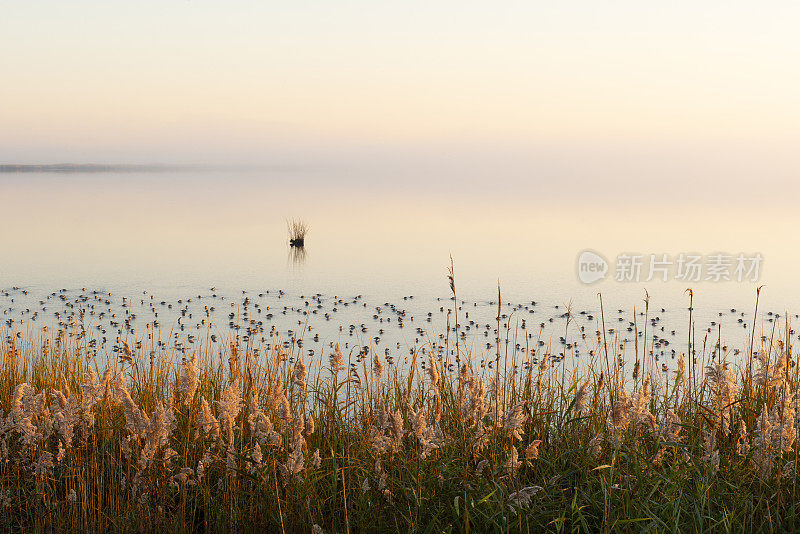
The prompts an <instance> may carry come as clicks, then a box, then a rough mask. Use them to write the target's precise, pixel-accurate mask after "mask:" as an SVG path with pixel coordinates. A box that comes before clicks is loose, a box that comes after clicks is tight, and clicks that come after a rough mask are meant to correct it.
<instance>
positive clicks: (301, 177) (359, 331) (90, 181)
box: [0, 169, 800, 365]
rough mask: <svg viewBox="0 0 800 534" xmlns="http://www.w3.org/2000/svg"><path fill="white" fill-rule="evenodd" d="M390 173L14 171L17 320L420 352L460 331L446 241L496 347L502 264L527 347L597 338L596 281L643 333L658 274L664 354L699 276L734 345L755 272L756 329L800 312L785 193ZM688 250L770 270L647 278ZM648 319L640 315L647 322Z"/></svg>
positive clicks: (473, 331)
mask: <svg viewBox="0 0 800 534" xmlns="http://www.w3.org/2000/svg"><path fill="white" fill-rule="evenodd" d="M380 183H381V184H382V185H376V184H375V183H372V182H370V181H369V180H362V181H359V180H346V179H341V177H340V176H339V177H337V176H333V177H331V176H327V175H326V173H325V172H323V171H318V170H313V169H312V170H308V169H306V170H297V169H285V170H280V169H275V170H251V171H197V172H154V173H113V172H109V173H89V174H82V173H67V174H34V173H31V174H4V175H0V188H1V189H0V191H1V192H2V198H3V208H4V215H5V221H6V228H5V231H4V233H3V235H2V238H0V239H1V240H2V241H1V243H2V255H0V288H2V289H3V290H4V292H3V293H2V294H0V306H2V308H3V309H4V319H6V320H9V319H11V320H14V321H16V322H15V323H12V324H16V325H17V327H18V326H19V322H18V321H19V320H21V319H22V320H24V321H25V322H24V323H23V324H25V325H26V327H25V328H34V327H38V325H41V324H51V325H54V324H55V325H57V323H58V322H59V321H61V322H64V321H66V320H67V318H68V317H69V316H70V314H78V313H79V312H78V310H79V309H81V308H84V310H85V316H84V321H85V322H86V323H87V325H90V326H91V329H90V330H91V332H92V333H93V335H94V336H96V337H97V339H98V343H99V344H98V347H103V340H105V348H106V349H107V350H111V348H112V347H114V346H116V345H118V340H119V339H136V338H140V337H141V335H142V334H143V333H144V332H146V331H147V328H150V329H152V330H153V331H156V330H158V331H161V332H162V335H163V338H164V339H167V338H169V339H170V343H178V344H179V346H183V347H191V346H192V345H193V344H195V343H200V342H201V341H205V339H206V338H207V335H210V334H209V332H210V330H209V325H211V328H212V330H213V331H214V332H217V334H216V335H215V337H217V338H218V339H225V338H226V336H228V335H231V334H232V333H233V335H235V334H236V333H238V334H240V335H242V334H243V333H245V331H244V330H241V329H240V330H238V331H236V330H232V329H231V324H232V322H233V323H235V324H238V325H240V326H242V325H244V326H245V330H246V327H247V326H249V327H251V328H257V329H258V332H257V333H254V334H253V336H254V340H255V338H258V339H259V340H260V338H262V337H264V339H265V340H266V339H269V338H270V334H272V339H273V342H274V341H275V340H276V339H278V338H280V339H281V340H290V339H292V338H295V339H296V338H300V337H301V338H303V340H304V343H305V345H304V347H303V350H304V351H314V353H315V354H319V353H320V352H324V351H325V350H327V349H326V347H329V346H330V344H331V343H333V342H335V341H341V342H342V344H343V345H345V344H346V346H347V347H348V348H352V347H354V346H360V345H365V344H366V345H369V344H372V345H373V349H375V350H380V351H385V350H387V349H388V350H390V352H392V353H398V354H402V355H405V354H408V353H409V351H410V349H412V348H413V347H414V346H416V345H419V344H420V343H423V342H425V341H431V340H432V341H433V342H434V343H436V342H437V340H439V336H440V335H442V336H445V335H446V324H447V310H448V309H451V308H452V301H451V300H449V297H450V290H449V286H448V282H447V278H446V274H447V270H446V269H447V267H448V266H449V264H450V255H452V257H453V259H454V262H455V274H456V289H457V292H458V299H459V306H460V310H459V312H458V313H459V323H460V324H461V326H462V331H463V332H464V333H465V334H466V335H467V341H468V344H469V346H470V347H472V350H473V351H474V353H475V355H476V356H475V357H476V358H479V357H481V356H480V355H481V354H484V353H493V352H494V350H495V349H494V339H495V337H496V333H495V329H496V328H497V321H496V315H497V286H498V282H499V284H500V286H501V291H502V309H501V315H504V316H505V317H501V330H503V331H505V329H506V328H511V330H512V331H513V330H515V329H519V330H518V331H519V332H524V333H520V334H518V335H517V337H516V338H512V343H511V347H512V349H513V347H514V345H516V344H519V350H520V351H525V348H526V346H527V347H529V348H532V347H538V346H539V345H540V344H542V343H543V346H544V347H546V346H548V345H551V346H552V349H551V350H552V352H553V353H555V354H558V353H563V352H564V351H565V347H566V350H567V352H569V351H572V350H574V348H575V347H577V348H578V350H581V351H584V352H586V351H588V350H591V349H590V348H589V345H591V344H592V343H593V340H594V339H596V336H595V332H596V330H597V329H598V318H599V317H600V305H599V298H598V293H602V295H603V303H604V309H605V323H606V328H607V329H609V330H613V332H610V334H611V335H612V336H613V335H615V334H616V335H618V338H619V340H620V341H622V342H623V344H625V341H624V340H625V339H627V340H628V341H629V343H627V344H626V350H627V349H628V348H632V340H633V337H634V334H633V331H630V332H629V331H628V329H629V328H633V326H632V325H631V322H632V321H633V320H634V307H635V309H636V313H637V314H638V313H642V312H644V297H645V290H647V292H648V293H649V295H650V311H649V316H648V320H655V322H650V323H649V324H648V329H649V332H648V337H650V336H651V334H653V333H655V335H656V336H657V337H656V340H655V341H656V344H655V346H654V350H655V352H656V353H660V354H661V355H662V356H663V357H664V358H665V361H671V356H672V351H677V352H678V353H679V352H681V351H684V350H685V348H686V338H687V325H688V320H689V316H688V310H687V307H688V304H689V299H688V294H686V293H685V289H686V288H687V287H691V288H693V291H694V297H695V298H694V306H695V311H694V317H695V320H696V326H695V340H696V343H698V344H699V343H702V339H703V337H704V336H706V335H707V336H708V345H709V346H711V345H713V344H714V343H716V341H717V338H718V336H719V334H720V331H721V334H722V345H724V346H727V347H728V348H729V349H730V350H731V351H732V350H733V349H734V348H745V347H746V344H745V343H746V341H745V340H746V339H747V338H748V336H749V333H748V332H749V330H748V328H747V327H749V325H750V323H751V322H752V316H753V306H754V301H755V288H756V287H757V286H758V285H760V284H765V288H764V290H763V292H762V297H761V301H760V304H759V311H760V313H759V320H758V321H757V330H756V334H757V336H761V335H762V334H763V335H766V336H770V335H771V333H772V328H773V326H774V325H775V324H778V325H779V326H781V327H782V326H783V324H784V315H785V313H786V312H787V311H788V312H789V318H790V319H793V320H794V319H795V318H796V315H794V314H795V313H800V291H798V285H797V284H796V281H795V271H796V265H797V256H798V254H797V252H796V251H795V250H793V247H792V242H791V240H790V237H791V236H792V235H794V233H795V231H794V230H793V229H792V224H793V220H794V217H793V215H792V212H791V211H789V210H784V209H771V208H770V207H764V206H762V205H760V203H759V205H756V206H747V204H746V199H742V200H743V201H744V202H745V203H739V204H731V203H728V204H726V205H725V206H724V207H720V206H716V205H714V204H707V205H694V204H688V203H685V202H679V201H677V200H675V199H672V200H669V199H667V200H665V201H661V202H655V199H652V198H649V199H648V198H644V199H643V198H636V197H630V196H626V195H625V193H624V190H623V189H620V191H619V194H620V195H621V196H618V197H617V196H615V194H613V193H612V194H606V193H604V192H602V191H600V190H597V191H583V192H581V191H570V190H569V189H570V188H569V185H563V186H558V187H555V186H554V187H551V188H550V189H547V190H544V191H541V190H537V188H536V187H533V186H530V187H528V186H525V184H523V183H520V182H515V183H513V184H510V185H508V184H504V183H503V181H502V180H500V181H498V183H497V184H486V186H485V190H483V189H482V187H477V186H476V184H474V183H473V184H471V186H470V187H468V188H465V190H451V189H448V188H447V187H438V186H437V185H436V184H435V182H430V183H425V181H424V180H420V181H417V182H415V183H411V184H405V185H404V186H400V185H392V184H389V185H387V184H386V182H385V181H383V182H380ZM342 184H346V185H342ZM559 187H560V189H559ZM292 217H303V218H304V219H305V220H307V221H308V222H309V223H310V225H311V232H310V234H309V236H308V238H307V240H306V247H305V252H304V257H303V258H297V257H296V255H293V252H292V250H291V249H290V247H289V246H288V239H287V231H286V220H287V219H288V218H292ZM585 249H591V250H594V251H597V252H599V253H600V254H601V255H602V256H604V257H605V258H606V259H607V260H608V261H609V263H610V272H609V274H608V276H607V278H606V279H605V280H604V281H601V282H598V283H595V284H592V285H586V284H583V283H581V282H580V281H579V279H578V276H577V272H576V270H577V268H576V262H577V257H578V254H579V253H580V252H581V251H583V250H585ZM621 253H629V254H641V255H643V256H644V260H643V261H644V266H643V269H642V277H641V279H640V280H639V281H638V282H635V281H633V282H618V281H616V280H614V275H615V272H614V271H615V261H616V259H617V256H618V255H619V254H621ZM681 253H684V254H687V255H688V254H695V253H696V254H700V255H704V257H706V258H707V257H708V256H710V255H712V254H715V253H727V254H731V255H737V254H739V253H745V254H747V255H749V256H752V255H753V254H755V253H760V254H761V256H762V257H763V263H762V264H761V265H760V272H759V280H758V281H757V282H753V281H743V282H737V281H728V282H717V283H715V282H711V281H701V282H687V281H680V280H674V266H673V267H672V268H671V270H670V272H669V274H668V278H669V281H667V282H663V281H661V280H660V279H658V277H657V278H656V279H655V280H651V281H649V282H648V281H645V279H646V278H647V269H648V267H649V265H648V262H649V255H650V254H656V255H658V256H659V257H660V256H661V255H662V254H667V255H668V257H669V258H671V259H672V260H675V259H676V258H677V257H678V256H679V255H680V254H681ZM731 272H733V271H732V270H731ZM705 274H706V273H703V276H705ZM13 288H19V289H17V290H15V289H13ZM62 289H63V290H66V291H64V292H61V290H62ZM23 291H25V292H27V294H26V293H24V292H23ZM92 292H96V293H94V294H93V293H92ZM53 293H55V295H54V294H53ZM123 297H124V298H125V302H126V303H127V304H126V306H125V308H123V307H122V302H123V300H122V299H123ZM12 299H13V300H12ZM190 299H191V300H190ZM245 299H247V300H245ZM42 301H44V303H45V304H41V302H42ZM256 304H258V307H256ZM91 305H94V308H92V307H91ZM570 305H571V309H572V312H573V319H572V321H571V324H570V326H569V328H566V326H567V325H566V319H565V317H564V313H565V311H566V309H567V306H570ZM210 308H214V310H213V311H209V310H210ZM732 310H735V311H732ZM36 312H38V314H36ZM55 312H59V315H58V316H56V315H54V313H55ZM103 312H104V313H103ZM581 312H584V313H581ZM101 313H103V315H102V317H101V316H100V314H101ZM34 314H36V315H35V316H34ZM130 314H134V315H135V316H136V317H135V318H131V317H130ZM156 314H158V315H156ZM231 314H234V315H233V318H231ZM429 314H430V315H429ZM467 314H468V315H467ZM742 314H743V315H742ZM775 314H778V320H777V321H776V320H775V317H776V316H775ZM189 315H191V317H189ZM76 316H77V315H76ZM268 316H269V317H268ZM121 318H122V320H121ZM124 318H127V319H128V323H127V324H126V323H125V321H124ZM34 319H35V320H34ZM179 319H180V320H179ZM644 322H645V321H644V317H643V316H639V317H637V325H636V326H637V327H638V329H639V331H641V330H642V329H643V327H644ZM451 324H454V320H453V319H452V316H451ZM148 325H149V326H148ZM523 326H524V331H523V330H522V327H523ZM467 327H469V329H467ZM581 327H583V331H581ZM214 329H215V330H214ZM200 331H202V334H200V333H198V332H200ZM673 331H674V333H673ZM175 334H178V335H177V337H176V335H175ZM582 334H586V339H585V340H582ZM189 337H191V342H190V340H189ZM526 337H527V340H526ZM562 338H565V339H563V340H562ZM650 339H651V341H652V337H651V338H650ZM487 344H488V345H487ZM307 353H308V354H309V355H310V354H311V352H307ZM670 365H672V364H670Z"/></svg>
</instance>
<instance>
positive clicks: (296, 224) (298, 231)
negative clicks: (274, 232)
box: [286, 219, 309, 247]
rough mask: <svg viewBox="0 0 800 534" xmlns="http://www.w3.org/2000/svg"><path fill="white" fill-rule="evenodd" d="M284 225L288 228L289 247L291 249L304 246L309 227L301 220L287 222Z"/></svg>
mask: <svg viewBox="0 0 800 534" xmlns="http://www.w3.org/2000/svg"><path fill="white" fill-rule="evenodd" d="M286 225H287V226H288V228H289V245H290V246H292V247H302V246H305V242H306V236H307V235H308V230H309V226H308V223H306V222H305V221H304V220H303V219H292V220H291V221H287V222H286Z"/></svg>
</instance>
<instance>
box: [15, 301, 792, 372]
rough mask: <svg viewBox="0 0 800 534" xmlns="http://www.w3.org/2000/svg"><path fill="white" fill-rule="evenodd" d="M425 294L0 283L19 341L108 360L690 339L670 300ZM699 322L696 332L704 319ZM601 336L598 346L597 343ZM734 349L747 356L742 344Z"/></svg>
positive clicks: (577, 350) (581, 349)
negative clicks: (398, 296) (547, 300)
mask: <svg viewBox="0 0 800 534" xmlns="http://www.w3.org/2000/svg"><path fill="white" fill-rule="evenodd" d="M421 300H422V299H419V298H417V299H415V297H414V296H410V295H409V296H404V297H402V301H399V302H397V303H390V302H384V303H383V304H374V303H368V302H367V300H366V299H365V298H364V296H363V295H356V296H353V297H347V298H344V297H339V296H335V295H334V296H328V295H323V294H319V293H317V294H314V295H295V296H292V295H288V294H287V293H286V292H285V291H283V290H280V289H278V290H264V291H256V292H249V291H246V290H243V291H241V293H240V294H237V295H236V296H235V297H230V296H226V295H223V294H221V292H219V293H218V292H217V290H216V288H215V287H211V288H209V290H208V291H207V292H206V294H205V295H202V294H198V295H195V296H192V297H189V298H180V299H174V300H166V299H160V298H157V297H156V296H154V295H152V294H150V293H149V292H148V291H146V290H144V291H141V292H140V293H139V294H138V295H137V296H136V297H131V296H121V295H118V294H117V293H113V294H112V293H111V292H107V291H98V290H94V291H87V290H86V289H85V288H83V289H81V290H79V291H78V290H73V291H70V290H67V289H61V290H59V291H55V292H50V293H45V292H41V293H39V292H37V291H36V290H33V289H30V288H22V287H16V286H15V287H12V288H10V289H0V305H2V309H3V316H4V323H5V327H6V336H12V335H13V336H16V337H17V338H20V339H21V338H22V336H23V333H24V332H26V331H28V332H34V331H35V329H40V330H41V331H42V332H45V333H46V332H51V333H55V334H56V335H55V337H56V338H62V337H63V336H70V337H73V336H78V339H81V340H84V339H85V343H86V346H87V349H88V350H89V351H91V352H92V353H93V355H94V356H95V357H98V356H101V357H110V355H109V352H110V353H111V355H116V356H117V357H120V356H121V355H123V354H124V352H125V351H124V350H123V347H126V346H128V344H129V343H130V344H131V345H135V346H136V347H137V348H138V349H142V344H143V343H145V348H148V349H150V350H155V349H158V350H166V349H168V348H169V349H175V350H178V351H179V352H181V353H183V354H186V353H187V351H193V350H196V349H199V348H201V347H202V346H203V345H204V344H205V346H206V348H207V347H213V346H214V345H215V344H220V343H237V344H238V343H246V344H250V345H251V346H252V347H253V348H255V349H256V350H258V349H259V348H260V349H261V350H264V351H269V350H270V349H271V348H273V346H274V345H276V344H281V345H282V348H283V349H284V350H285V352H287V353H292V354H301V351H303V353H304V355H305V356H307V357H309V358H314V356H315V355H320V357H321V355H322V353H323V351H324V349H325V348H326V346H327V347H328V348H333V346H334V345H335V343H337V342H340V343H341V345H342V347H344V349H346V350H349V351H350V353H351V354H355V355H356V356H357V357H358V359H359V360H360V359H361V358H363V357H365V356H367V355H369V353H370V351H372V352H373V353H374V352H379V351H381V350H382V351H383V353H384V354H385V358H386V360H387V362H388V363H389V364H390V365H393V364H394V358H395V357H396V356H397V354H402V355H403V356H404V364H405V365H407V364H408V357H409V356H410V355H413V354H414V353H415V351H416V350H417V349H419V348H426V349H428V350H432V351H437V352H438V353H439V354H440V355H441V354H442V353H443V351H445V350H449V351H450V353H451V354H452V353H453V352H454V351H455V348H454V347H455V345H456V343H455V340H456V339H458V344H459V347H460V350H461V351H462V353H463V351H464V350H466V351H467V352H468V353H469V354H470V355H471V356H470V357H471V358H472V359H473V362H474V363H478V362H479V363H480V365H481V367H484V366H488V367H490V368H491V367H492V365H493V362H494V361H495V359H496V358H499V357H500V356H501V355H503V356H504V357H506V358H511V357H513V358H514V361H517V360H518V359H520V357H522V359H521V360H520V361H522V362H523V365H526V366H527V365H530V364H534V365H535V364H536V363H537V361H536V360H537V357H538V356H540V355H542V354H547V355H549V356H550V358H551V359H552V360H553V361H554V363H555V362H558V361H562V360H564V359H565V358H567V357H568V356H573V357H574V358H578V357H580V355H581V354H583V353H588V354H589V355H590V356H594V353H595V351H596V350H597V347H598V346H599V345H598V344H599V342H600V339H601V329H602V328H603V325H605V327H606V332H605V335H606V337H607V339H608V340H609V341H608V342H609V343H613V344H614V345H612V346H613V347H615V348H616V349H619V350H618V352H617V354H625V352H626V350H631V348H632V345H633V340H634V338H636V337H637V336H638V338H639V342H640V343H641V342H642V340H643V339H647V344H646V345H647V346H648V349H647V350H648V352H649V353H650V355H651V356H652V357H653V358H654V359H655V360H656V361H659V360H661V367H662V370H664V371H667V369H668V367H667V360H669V359H674V358H675V356H676V354H679V353H680V352H682V351H683V350H685V346H686V345H685V344H686V334H685V332H686V328H685V323H684V321H683V319H681V323H682V324H684V328H683V331H681V329H680V325H679V324H674V323H676V322H677V318H674V320H672V321H665V320H664V317H663V316H664V315H665V314H666V310H665V309H664V308H660V313H655V314H654V315H653V316H648V315H646V314H645V312H643V311H637V312H636V315H637V316H638V317H637V318H636V321H632V320H631V315H630V314H629V313H630V312H626V310H624V309H617V310H616V312H617V313H616V314H613V313H612V314H605V316H604V317H603V321H602V322H601V320H600V317H599V315H600V314H599V313H598V312H595V311H590V310H581V311H579V312H575V311H573V310H572V309H571V307H565V306H563V305H550V306H546V305H543V304H542V303H540V302H537V301H529V302H527V303H524V304H519V303H518V304H513V303H510V302H506V303H502V304H501V305H499V306H498V303H497V301H491V300H488V301H480V302H476V301H473V302H469V301H466V300H458V306H457V309H454V306H453V304H454V303H455V301H454V299H453V298H452V297H444V298H443V297H437V298H435V300H433V298H430V299H428V301H427V302H421ZM718 317H719V319H717V320H711V321H709V324H708V325H706V327H705V329H704V330H705V331H704V332H703V331H701V334H702V335H705V336H706V337H707V338H708V340H710V341H709V343H710V344H713V343H715V342H716V346H715V347H714V351H715V354H716V353H718V352H720V353H722V354H727V353H728V347H727V346H725V345H722V346H720V341H719V338H714V335H715V332H716V330H717V329H719V328H721V324H722V322H723V321H725V320H727V321H728V322H730V323H732V324H736V325H740V326H741V327H742V328H747V324H748V321H747V320H746V319H745V312H741V311H737V310H736V309H733V308H732V309H730V311H727V312H725V313H723V312H718ZM781 317H782V316H781V314H779V313H773V312H771V311H770V312H767V313H765V314H764V318H765V319H766V320H767V321H769V322H772V321H776V320H778V319H780V318H781ZM795 317H798V316H795ZM456 318H457V322H456ZM537 319H538V320H537ZM734 320H735V321H734ZM726 328H727V327H726ZM54 330H55V332H54ZM694 330H695V335H697V332H698V329H697V326H695V329H694ZM408 332H410V333H408ZM790 333H791V334H794V331H793V330H792V331H790ZM645 336H646V337H645ZM764 338H765V336H762V340H763V339H764ZM798 338H800V336H798ZM593 341H597V342H598V344H594V345H593ZM680 343H683V344H680ZM676 346H680V347H681V348H680V349H678V348H675V347H676ZM392 348H394V351H393V350H392ZM510 351H511V352H510ZM732 352H733V354H734V355H738V354H739V349H734V350H733V351H732ZM422 360H424V358H423V359H422ZM423 366H424V363H423Z"/></svg>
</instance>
